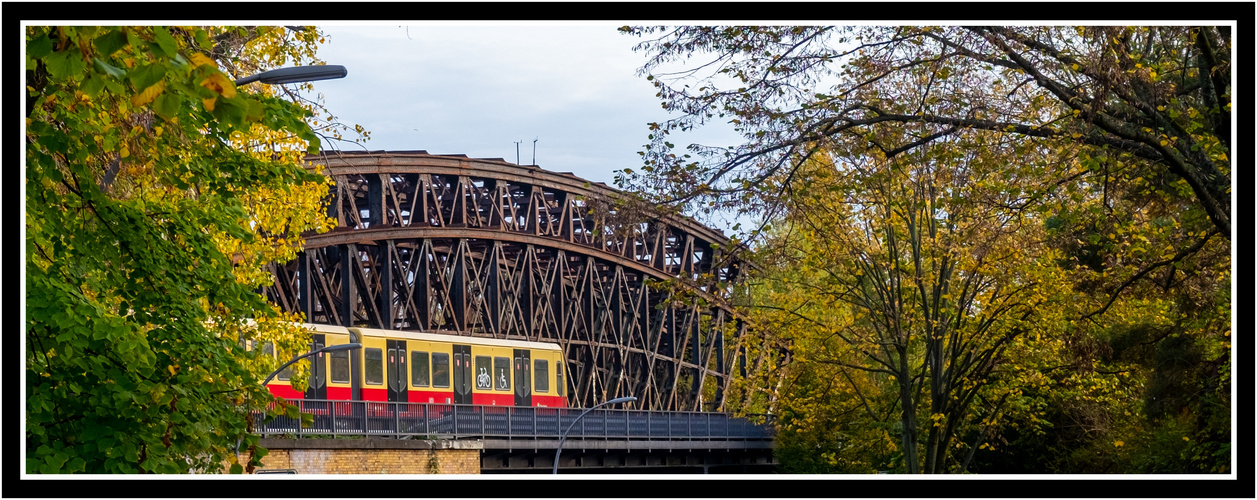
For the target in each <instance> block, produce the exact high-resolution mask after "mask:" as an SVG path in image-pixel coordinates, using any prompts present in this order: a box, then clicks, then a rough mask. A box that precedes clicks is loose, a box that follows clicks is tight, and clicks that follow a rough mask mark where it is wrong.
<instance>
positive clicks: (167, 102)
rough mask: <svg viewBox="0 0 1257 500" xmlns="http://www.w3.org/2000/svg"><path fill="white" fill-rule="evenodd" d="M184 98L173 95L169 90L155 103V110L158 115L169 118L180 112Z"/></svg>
mask: <svg viewBox="0 0 1257 500" xmlns="http://www.w3.org/2000/svg"><path fill="white" fill-rule="evenodd" d="M182 100H183V99H182V98H180V97H179V96H176V95H172V94H170V93H169V92H168V93H165V94H162V95H160V96H158V97H157V101H156V102H154V103H153V111H155V112H157V116H160V117H162V118H165V119H167V120H169V119H171V118H174V117H175V115H177V114H178V113H179V106H180V104H181V103H182Z"/></svg>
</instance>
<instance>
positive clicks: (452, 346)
mask: <svg viewBox="0 0 1257 500" xmlns="http://www.w3.org/2000/svg"><path fill="white" fill-rule="evenodd" d="M306 326H307V327H309V328H310V329H311V330H312V342H313V345H314V346H313V348H314V349H318V348H320V347H323V346H332V345H339V344H345V343H350V342H359V343H361V344H362V348H361V349H355V350H352V351H337V352H331V353H320V354H318V355H316V356H312V357H311V358H308V359H309V360H310V362H311V363H312V365H311V367H310V383H309V388H308V389H307V390H306V391H305V392H300V391H297V390H294V389H293V388H292V387H291V385H290V384H289V382H288V378H287V377H286V376H284V374H282V373H281V374H280V376H277V377H276V378H275V380H274V381H273V382H272V383H270V384H268V385H267V388H268V389H269V390H270V391H271V393H272V394H274V395H276V396H280V397H283V398H285V399H303V398H304V399H329V400H365V401H388V402H412V403H446V404H476V405H487V406H543V407H566V406H567V404H566V394H565V392H566V391H565V388H566V380H565V378H564V369H563V368H564V363H563V359H564V358H563V353H562V351H561V350H560V348H559V346H558V345H557V344H550V343H541V342H527V341H519V340H499V339H485V338H476V337H462V336H454V335H442V334H434V333H420V332H409V331H398V330H378V329H369V328H346V327H340V326H333V325H306Z"/></svg>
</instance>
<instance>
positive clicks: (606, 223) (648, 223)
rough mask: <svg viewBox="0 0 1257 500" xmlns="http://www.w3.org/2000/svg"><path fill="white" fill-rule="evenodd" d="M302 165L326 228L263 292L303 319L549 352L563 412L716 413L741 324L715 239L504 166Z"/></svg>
mask: <svg viewBox="0 0 1257 500" xmlns="http://www.w3.org/2000/svg"><path fill="white" fill-rule="evenodd" d="M311 161H313V162H314V163H315V164H318V165H321V166H323V167H325V173H327V174H328V175H330V176H331V177H332V178H333V179H334V180H335V187H334V188H333V189H332V201H331V203H330V206H329V214H328V215H329V217H334V218H335V219H336V221H337V226H336V228H335V229H333V230H332V231H330V232H328V233H325V234H319V235H309V236H307V237H306V244H305V249H304V252H303V253H302V254H300V255H299V257H298V258H297V259H295V260H293V261H292V262H289V263H287V264H272V272H273V274H274V276H275V282H274V285H272V286H270V287H267V288H266V290H265V293H266V295H267V296H268V298H269V299H270V300H271V301H272V302H274V303H276V304H278V305H279V306H280V307H281V308H283V309H285V310H287V311H291V312H295V311H301V312H303V313H305V315H306V318H307V321H310V322H312V323H324V324H336V325H344V326H367V327H373V328H386V329H395V330H421V331H430V332H438V333H446V334H454V335H464V336H476V337H492V338H500V339H521V340H531V341H539V342H553V343H557V344H559V345H560V346H561V347H562V348H563V351H564V353H565V356H566V358H567V362H568V373H569V374H570V376H569V377H567V380H568V382H567V383H568V388H567V389H568V395H569V396H568V399H569V404H571V405H572V406H576V407H589V406H593V405H595V404H597V403H599V402H602V401H606V400H608V399H612V398H617V397H622V396H630V395H631V396H636V397H637V398H638V403H637V406H638V407H639V408H642V409H648V410H669V411H722V410H723V409H724V404H725V401H724V395H725V392H726V389H728V387H729V384H730V381H731V378H732V377H731V369H732V368H733V365H734V364H735V363H739V364H740V365H741V363H744V361H742V357H741V356H740V343H741V341H742V338H743V337H744V336H745V334H746V329H747V326H746V323H745V322H744V321H742V319H741V316H740V315H738V314H737V313H735V311H734V310H733V309H732V308H731V307H729V305H728V302H727V299H728V298H729V296H728V295H729V293H730V290H731V289H732V287H731V285H732V284H733V283H734V282H735V281H736V280H737V279H738V263H737V262H736V261H730V260H729V259H726V258H724V257H723V256H722V254H721V248H722V245H724V244H725V243H726V241H727V240H726V239H725V238H724V236H723V235H722V234H721V233H719V232H717V231H714V230H712V229H710V228H707V227H704V226H702V225H700V224H698V223H696V222H695V221H692V220H689V219H684V218H678V217H674V216H669V215H663V214H657V213H656V214H653V215H649V216H640V217H636V218H635V219H633V217H632V216H628V215H627V214H626V212H625V211H621V213H619V214H617V213H616V210H615V209H613V208H608V207H610V206H611V205H610V204H608V201H609V200H611V199H613V198H615V197H616V196H617V195H618V194H619V193H618V192H617V191H616V190H614V189H612V188H610V187H608V186H606V185H605V184H602V183H593V184H591V183H590V182H588V181H585V180H583V179H580V178H578V177H576V176H574V175H572V174H570V173H555V172H549V171H546V170H542V169H540V168H537V167H536V166H521V165H515V164H512V163H508V162H506V161H503V160H501V159H471V158H467V157H466V156H463V155H430V154H427V153H426V152H423V151H394V152H381V151H373V152H351V153H345V152H342V153H335V154H329V155H324V156H318V157H313V158H311ZM600 208H601V209H600ZM627 219H633V220H627ZM700 282H702V283H706V284H700ZM742 366H744V365H742Z"/></svg>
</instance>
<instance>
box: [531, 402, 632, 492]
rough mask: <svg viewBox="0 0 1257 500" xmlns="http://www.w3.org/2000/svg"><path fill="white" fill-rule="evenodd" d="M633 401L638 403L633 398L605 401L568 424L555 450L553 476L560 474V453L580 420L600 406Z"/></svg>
mask: <svg viewBox="0 0 1257 500" xmlns="http://www.w3.org/2000/svg"><path fill="white" fill-rule="evenodd" d="M633 401H637V398H635V397H633V396H628V397H623V398H615V399H612V400H611V401H603V402H601V403H598V404H596V405H593V406H591V407H589V409H588V410H585V411H584V412H581V414H580V416H578V417H576V420H573V421H572V423H571V424H568V426H567V430H565V431H563V434H561V435H560V436H559V446H558V448H555V450H554V471H553V472H552V473H553V474H558V473H559V453H562V452H563V440H565V439H567V433H568V432H571V430H572V427H575V426H576V422H580V419H582V418H585V415H588V414H589V412H591V411H594V410H595V409H597V408H598V407H599V406H606V405H613V404H616V403H632V402H633Z"/></svg>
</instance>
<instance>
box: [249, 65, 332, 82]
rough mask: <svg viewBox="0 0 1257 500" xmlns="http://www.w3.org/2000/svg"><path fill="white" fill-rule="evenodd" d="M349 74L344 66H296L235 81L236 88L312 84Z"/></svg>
mask: <svg viewBox="0 0 1257 500" xmlns="http://www.w3.org/2000/svg"><path fill="white" fill-rule="evenodd" d="M348 74H349V70H347V69H345V67H344V66H340V65H336V64H328V65H322V66H297V67H294V68H279V69H273V70H270V71H265V72H262V73H258V74H256V75H249V76H246V77H244V78H241V79H238V80H236V82H235V83H236V86H237V87H239V86H241V85H244V84H246V83H253V82H262V83H265V84H268V85H276V84H284V83H297V82H313V81H316V80H332V79H335V78H344V77H345V75H348Z"/></svg>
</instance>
